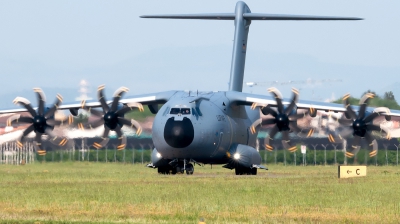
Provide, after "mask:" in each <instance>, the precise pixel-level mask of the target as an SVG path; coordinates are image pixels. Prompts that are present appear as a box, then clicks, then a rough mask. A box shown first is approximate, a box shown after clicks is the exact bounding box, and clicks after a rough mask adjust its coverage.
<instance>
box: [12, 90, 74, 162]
mask: <svg viewBox="0 0 400 224" xmlns="http://www.w3.org/2000/svg"><path fill="white" fill-rule="evenodd" d="M33 91H34V92H35V93H36V95H37V97H38V108H37V110H35V109H33V108H32V105H31V103H30V102H29V100H27V99H26V98H23V97H17V98H15V99H14V101H13V102H14V104H20V105H22V106H23V107H25V109H26V110H27V111H28V112H29V114H30V115H31V116H21V115H19V114H17V115H14V116H11V117H10V118H9V119H8V120H7V126H12V125H13V124H18V123H27V124H31V125H29V126H28V127H27V128H26V129H25V130H24V131H23V133H22V136H21V137H20V139H19V140H17V145H18V147H22V146H23V143H24V142H25V138H26V136H27V135H28V134H29V133H31V132H32V131H34V132H35V133H36V135H35V144H34V146H35V149H36V151H37V152H38V153H39V155H45V154H46V150H44V149H42V135H43V134H46V135H48V136H49V138H50V141H51V142H52V143H53V144H56V145H59V146H64V145H65V144H66V143H67V141H68V140H67V139H66V138H60V137H58V136H55V135H54V134H53V133H52V131H53V129H54V126H59V125H62V124H63V123H64V122H65V121H64V120H62V121H60V120H55V119H54V114H55V112H56V110H57V108H58V107H59V105H60V104H61V102H62V100H63V98H62V96H61V95H60V94H58V95H57V97H56V98H57V99H56V101H55V103H54V105H53V106H52V107H51V108H45V102H46V96H45V94H44V92H43V91H42V89H40V88H34V89H33Z"/></svg>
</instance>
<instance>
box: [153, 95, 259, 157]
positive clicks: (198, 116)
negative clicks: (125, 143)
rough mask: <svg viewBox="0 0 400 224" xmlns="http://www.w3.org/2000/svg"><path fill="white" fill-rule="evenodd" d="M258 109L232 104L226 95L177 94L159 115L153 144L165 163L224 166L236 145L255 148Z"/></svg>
mask: <svg viewBox="0 0 400 224" xmlns="http://www.w3.org/2000/svg"><path fill="white" fill-rule="evenodd" d="M259 118H260V112H259V110H251V108H250V107H248V106H235V105H233V106H232V105H230V102H229V101H228V99H227V98H226V97H225V92H209V93H199V94H197V93H193V92H192V93H188V92H177V93H176V94H175V95H174V96H173V97H172V98H171V99H170V100H169V101H168V102H167V103H166V104H164V105H163V106H162V107H161V108H160V110H159V112H158V113H157V115H156V117H155V119H154V122H153V143H154V146H155V148H156V149H157V151H158V152H159V153H160V154H161V156H162V158H163V159H166V160H174V159H178V160H182V159H186V160H194V161H196V162H199V163H212V164H223V163H227V161H228V160H229V158H228V157H227V152H228V150H229V149H230V148H231V146H232V145H233V144H243V145H250V146H252V147H255V144H256V136H257V133H256V134H251V132H250V131H249V127H250V126H251V124H252V123H253V122H254V121H255V120H256V119H259Z"/></svg>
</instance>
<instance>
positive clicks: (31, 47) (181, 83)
mask: <svg viewBox="0 0 400 224" xmlns="http://www.w3.org/2000/svg"><path fill="white" fill-rule="evenodd" d="M246 3H247V4H248V5H249V7H250V9H251V11H252V12H258V13H274V14H275V13H276V14H277V13H282V14H300V15H321V16H354V17H362V18H364V19H365V20H363V21H319V22H315V21H314V22H313V21H253V22H252V24H251V26H250V33H249V40H248V50H247V61H246V70H245V81H259V82H266V81H274V80H276V81H280V82H285V81H289V80H307V79H314V80H322V79H328V78H331V79H341V80H342V82H340V83H322V84H320V85H317V86H304V85H303V86H297V87H298V88H300V89H301V91H300V92H301V93H300V94H301V97H302V98H304V99H315V100H324V99H326V98H329V97H331V96H332V94H334V95H335V97H340V96H342V95H343V94H345V93H347V92H350V93H351V94H353V95H355V96H357V97H359V95H361V93H362V92H364V91H365V90H367V89H372V90H375V91H377V92H378V93H383V92H384V91H388V90H392V91H395V94H396V95H395V96H396V97H397V98H398V99H400V91H398V92H397V90H396V87H397V86H398V85H397V84H398V83H397V82H398V79H399V77H400V65H399V62H400V43H399V41H400V29H399V27H400V13H398V10H399V9H400V1H361V0H359V1H348V0H347V1H344V0H343V1H339V0H336V1H329V2H328V1H320V0H313V1H311V0H309V1H307V0H303V1H296V0H292V1H289V0H287V1H254V0H253V1H246ZM235 4H236V1H228V0H225V1H210V0H203V1H151V0H147V1H98V0H96V1H78V0H77V1H71V0H69V1H4V0H3V1H0V77H1V78H2V80H1V83H2V88H0V100H2V101H6V102H11V100H12V99H11V100H10V99H9V96H11V95H15V94H21V93H22V92H23V91H25V90H29V91H30V92H31V89H32V88H33V87H41V88H43V89H44V90H46V89H48V91H49V92H50V93H48V92H46V93H47V96H48V98H49V99H50V98H51V99H54V96H52V95H50V94H53V92H54V91H57V92H60V93H61V94H63V95H64V97H66V98H68V99H73V98H74V97H76V96H77V95H78V92H77V91H78V84H79V81H80V80H81V79H86V80H87V81H88V82H89V83H90V85H91V88H92V89H93V91H92V94H93V96H94V95H95V94H94V93H93V92H94V89H95V88H96V87H97V86H98V85H99V84H106V87H108V91H109V93H110V94H111V93H112V92H114V90H115V88H117V87H119V86H126V87H128V88H129V89H130V93H129V94H130V95H132V94H142V93H149V92H157V91H164V90H171V89H176V90H185V89H190V90H197V89H199V90H227V88H228V82H229V74H230V63H231V54H232V40H233V32H234V25H233V21H205V20H161V19H140V18H139V16H140V15H144V14H161V13H162V14H173V13H215V12H223V13H226V12H233V11H234V9H235ZM267 87H268V86H264V87H254V88H253V89H250V88H248V87H245V88H244V91H245V92H250V91H253V92H254V93H260V94H268V93H267V92H266V88H267ZM277 87H278V88H280V89H281V90H282V93H283V95H288V94H290V92H289V89H290V87H291V86H281V87H280V86H277ZM75 92H76V94H75ZM23 93H24V94H25V92H23ZM28 93H29V92H28ZM1 98H2V99H1ZM28 98H29V97H28ZM2 105H3V104H2Z"/></svg>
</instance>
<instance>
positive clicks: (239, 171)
mask: <svg viewBox="0 0 400 224" xmlns="http://www.w3.org/2000/svg"><path fill="white" fill-rule="evenodd" d="M235 174H236V175H257V169H256V168H248V167H236V168H235Z"/></svg>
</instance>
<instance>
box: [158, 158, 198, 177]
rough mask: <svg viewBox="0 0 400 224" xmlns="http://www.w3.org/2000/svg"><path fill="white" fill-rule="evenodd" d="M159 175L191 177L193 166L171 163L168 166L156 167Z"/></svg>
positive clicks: (186, 163) (185, 163)
mask: <svg viewBox="0 0 400 224" xmlns="http://www.w3.org/2000/svg"><path fill="white" fill-rule="evenodd" d="M157 169H158V173H159V174H184V173H185V172H186V174H187V175H192V174H193V173H194V167H193V164H191V163H188V162H187V161H186V160H185V159H184V160H183V161H172V162H170V163H169V165H166V166H161V167H158V168H157Z"/></svg>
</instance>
